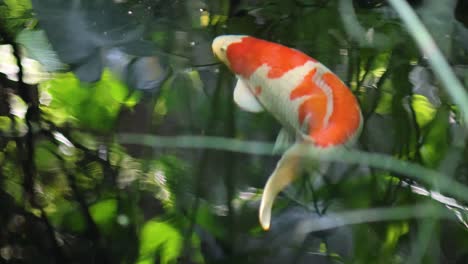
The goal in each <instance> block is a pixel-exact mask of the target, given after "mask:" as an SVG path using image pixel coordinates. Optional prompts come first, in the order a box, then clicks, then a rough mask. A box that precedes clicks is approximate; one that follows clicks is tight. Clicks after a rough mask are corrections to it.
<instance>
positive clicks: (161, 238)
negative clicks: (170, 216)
mask: <svg viewBox="0 0 468 264" xmlns="http://www.w3.org/2000/svg"><path fill="white" fill-rule="evenodd" d="M182 243H183V237H182V235H181V234H180V233H179V231H178V230H177V229H176V228H174V227H173V226H172V225H171V224H169V223H168V222H164V221H161V220H158V219H154V220H151V221H148V222H147V223H146V224H145V225H144V226H143V228H142V230H141V233H140V245H141V246H140V257H139V260H138V262H137V263H138V264H151V263H156V262H157V261H156V260H155V255H156V253H157V252H160V257H161V259H160V262H158V263H162V264H165V263H173V261H175V260H176V259H177V257H178V256H179V255H180V253H181V250H182Z"/></svg>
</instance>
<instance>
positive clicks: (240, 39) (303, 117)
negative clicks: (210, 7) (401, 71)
mask: <svg viewBox="0 0 468 264" xmlns="http://www.w3.org/2000/svg"><path fill="white" fill-rule="evenodd" d="M212 49H213V52H214V54H215V56H216V57H217V58H218V59H219V60H221V61H222V62H223V63H224V64H226V65H227V67H228V68H229V69H230V70H231V71H232V72H233V73H234V74H236V76H237V77H238V81H237V84H236V87H235V89H234V101H235V102H236V103H237V104H238V105H239V106H240V107H241V108H242V109H244V110H246V111H251V112H260V111H263V110H266V111H268V112H270V113H271V114H272V115H273V116H274V117H275V118H276V119H277V120H278V121H279V122H280V123H281V124H282V126H283V127H284V128H285V131H286V132H285V133H286V134H289V135H294V136H295V138H296V143H295V144H293V145H292V146H291V147H290V148H289V149H288V150H287V151H286V152H285V153H284V154H283V156H282V158H281V160H280V161H279V162H278V164H277V166H276V169H275V170H274V171H273V173H272V174H271V176H270V177H269V179H268V181H267V183H266V185H265V188H264V191H263V195H262V201H261V205H260V211H259V220H260V224H261V226H262V227H263V228H264V229H265V230H267V229H269V228H270V219H271V210H272V206H273V201H274V199H275V198H276V196H277V195H278V193H279V192H280V191H281V190H282V189H284V188H285V187H286V186H287V185H288V184H290V183H291V182H292V181H293V180H294V179H295V177H296V176H297V175H298V170H299V168H301V162H303V159H302V158H301V155H302V153H303V151H304V150H305V149H304V148H308V147H314V148H317V149H319V150H325V151H328V150H330V149H334V148H337V147H339V146H342V145H345V144H349V143H351V142H352V141H354V139H355V138H356V137H357V136H358V135H359V133H360V130H361V127H362V115H361V111H360V108H359V104H358V102H357V100H356V98H355V97H354V96H353V94H352V93H351V91H350V90H349V89H348V88H347V87H346V85H345V84H344V83H343V82H342V81H341V80H340V79H339V78H338V77H337V76H336V75H335V74H333V73H332V72H331V71H330V70H329V69H328V68H327V67H325V66H324V65H323V64H321V63H320V62H318V61H316V60H314V59H313V58H311V57H309V56H307V55H306V54H304V53H302V52H300V51H298V50H295V49H292V48H288V47H285V46H283V45H280V44H276V43H272V42H268V41H265V40H261V39H257V38H253V37H250V36H244V35H225V36H219V37H217V38H215V39H214V41H213V44H212ZM280 135H281V133H280ZM303 143H305V144H303Z"/></svg>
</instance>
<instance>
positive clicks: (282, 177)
mask: <svg viewBox="0 0 468 264" xmlns="http://www.w3.org/2000/svg"><path fill="white" fill-rule="evenodd" d="M304 148H305V145H304V144H302V143H295V144H294V145H293V146H292V147H291V148H289V149H288V150H287V151H286V152H285V153H284V155H283V157H282V158H281V160H280V161H279V162H278V164H277V165H276V169H275V170H274V171H273V173H272V174H271V175H270V178H268V181H267V183H266V185H265V188H264V189H263V195H262V201H261V203H260V211H259V220H260V225H261V226H262V228H263V229H264V230H268V229H269V228H270V221H271V209H272V207H273V202H274V200H275V198H276V196H277V195H278V193H279V192H281V190H283V189H284V188H285V187H286V186H287V185H289V184H290V183H291V182H292V181H293V180H294V179H295V178H296V177H297V175H298V173H299V170H300V167H301V166H300V163H301V160H302V158H303V157H302V153H304Z"/></svg>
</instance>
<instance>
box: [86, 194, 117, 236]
mask: <svg viewBox="0 0 468 264" xmlns="http://www.w3.org/2000/svg"><path fill="white" fill-rule="evenodd" d="M89 212H90V214H91V217H92V218H93V220H94V222H95V223H96V224H97V225H98V226H99V228H100V230H101V231H103V232H104V233H105V234H109V233H110V232H112V226H113V225H114V224H115V221H116V218H117V200H115V199H108V200H102V201H99V202H97V203H95V204H93V205H92V206H90V208H89Z"/></svg>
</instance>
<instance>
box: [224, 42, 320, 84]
mask: <svg viewBox="0 0 468 264" xmlns="http://www.w3.org/2000/svg"><path fill="white" fill-rule="evenodd" d="M226 54H227V58H228V60H229V63H230V67H231V69H232V71H234V72H235V73H237V74H239V75H241V76H242V77H244V78H247V79H248V78H250V76H251V75H252V73H254V72H255V71H256V70H257V69H258V67H260V66H262V65H263V64H266V65H267V66H268V67H270V71H269V72H268V75H267V77H268V78H279V77H281V76H283V74H285V73H286V72H288V71H290V70H292V69H294V68H296V67H297V66H301V65H303V64H304V63H306V62H307V61H310V60H311V58H310V57H309V56H307V55H305V54H304V53H302V52H300V51H297V50H294V49H291V48H288V47H285V46H283V45H279V44H276V43H272V42H268V41H265V40H261V39H256V38H252V37H244V38H242V40H241V41H240V42H236V43H232V44H231V45H229V47H228V48H227V52H226Z"/></svg>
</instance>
